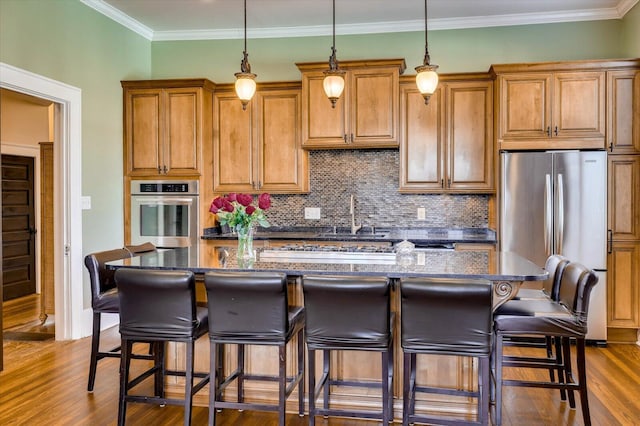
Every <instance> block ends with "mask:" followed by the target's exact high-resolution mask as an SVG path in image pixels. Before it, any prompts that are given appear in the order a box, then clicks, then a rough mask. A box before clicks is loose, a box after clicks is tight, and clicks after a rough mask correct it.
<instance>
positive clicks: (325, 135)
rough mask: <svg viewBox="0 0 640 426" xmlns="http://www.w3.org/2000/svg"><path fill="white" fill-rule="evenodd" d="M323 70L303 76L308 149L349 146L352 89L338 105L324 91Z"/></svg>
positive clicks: (303, 134)
mask: <svg viewBox="0 0 640 426" xmlns="http://www.w3.org/2000/svg"><path fill="white" fill-rule="evenodd" d="M323 80H324V74H323V73H322V71H312V72H305V73H303V75H302V138H303V139H302V146H304V147H305V148H315V149H322V148H344V147H346V145H347V142H348V141H347V139H346V134H347V128H346V126H347V123H346V120H347V113H346V109H345V108H346V106H347V105H346V103H345V99H346V98H347V97H348V94H349V88H348V87H347V85H346V84H345V90H344V92H343V93H342V96H340V99H338V101H337V102H336V106H335V108H332V107H331V101H329V98H327V95H326V94H325V93H324V88H323V86H322V81H323Z"/></svg>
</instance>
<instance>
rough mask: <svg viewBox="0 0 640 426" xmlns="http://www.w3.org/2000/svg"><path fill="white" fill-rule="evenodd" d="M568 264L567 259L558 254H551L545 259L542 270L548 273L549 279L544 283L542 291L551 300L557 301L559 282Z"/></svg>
mask: <svg viewBox="0 0 640 426" xmlns="http://www.w3.org/2000/svg"><path fill="white" fill-rule="evenodd" d="M568 264H569V259H567V258H566V257H564V256H561V255H559V254H552V255H551V256H549V257H548V258H547V261H546V263H545V265H544V269H545V270H546V271H547V272H549V278H547V279H546V280H545V281H544V284H543V286H542V290H543V291H544V292H545V293H546V294H547V296H549V297H550V298H551V300H555V301H557V300H558V294H559V291H560V280H561V278H562V273H563V272H564V268H566V267H567V265H568Z"/></svg>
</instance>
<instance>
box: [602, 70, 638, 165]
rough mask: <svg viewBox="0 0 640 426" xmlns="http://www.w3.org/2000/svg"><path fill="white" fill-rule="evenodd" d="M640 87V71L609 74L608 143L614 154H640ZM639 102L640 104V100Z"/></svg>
mask: <svg viewBox="0 0 640 426" xmlns="http://www.w3.org/2000/svg"><path fill="white" fill-rule="evenodd" d="M634 81H635V84H634ZM639 87H640V71H636V70H625V71H609V72H607V143H608V147H609V152H611V153H613V154H640V129H638V126H640V117H638V116H639V115H640V114H638V112H636V114H635V116H634V114H633V108H634V106H633V103H634V96H635V97H636V98H640V88H639ZM634 90H635V92H634ZM635 102H638V104H637V105H640V99H636V100H635ZM634 129H635V130H634ZM634 131H635V138H634Z"/></svg>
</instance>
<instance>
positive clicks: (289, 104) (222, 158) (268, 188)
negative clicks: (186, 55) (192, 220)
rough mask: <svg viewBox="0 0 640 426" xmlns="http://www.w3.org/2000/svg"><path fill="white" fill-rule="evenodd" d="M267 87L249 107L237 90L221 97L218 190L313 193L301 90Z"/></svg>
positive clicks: (215, 165)
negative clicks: (302, 129) (302, 127)
mask: <svg viewBox="0 0 640 426" xmlns="http://www.w3.org/2000/svg"><path fill="white" fill-rule="evenodd" d="M281 86H282V85H281V84H279V85H278V87H277V88H269V86H268V85H262V87H261V88H259V89H258V91H257V93H256V95H255V97H254V98H253V99H252V100H251V102H249V104H248V105H247V108H246V110H243V109H242V105H241V103H240V101H239V100H238V98H237V96H236V94H235V92H233V91H231V90H221V91H218V92H217V93H216V95H215V97H214V98H215V106H216V107H215V110H216V113H215V120H214V121H215V126H214V136H213V147H214V149H213V192H216V193H224V192H248V193H258V192H270V193H279V194H289V193H303V192H308V191H309V166H308V157H309V154H308V153H307V152H306V151H304V150H303V149H302V147H301V140H300V139H301V138H300V89H299V86H297V87H292V88H282V87H281Z"/></svg>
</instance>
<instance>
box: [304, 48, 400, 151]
mask: <svg viewBox="0 0 640 426" xmlns="http://www.w3.org/2000/svg"><path fill="white" fill-rule="evenodd" d="M296 65H297V66H298V68H299V69H300V71H301V72H302V146H303V147H304V148H305V149H355V148H389V147H397V146H398V115H399V114H398V98H399V94H398V78H399V76H400V74H402V73H403V72H404V69H405V62H404V59H392V60H371V61H348V62H347V61H345V62H340V65H339V66H340V69H342V70H344V71H346V73H345V88H344V92H343V93H342V95H341V96H340V99H339V100H338V101H337V103H336V106H335V108H332V107H331V102H330V101H329V99H328V98H327V95H326V94H325V93H324V89H323V86H322V81H323V79H324V74H323V71H324V70H326V69H327V68H328V64H327V63H326V62H322V63H320V62H315V63H303V64H296Z"/></svg>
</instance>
